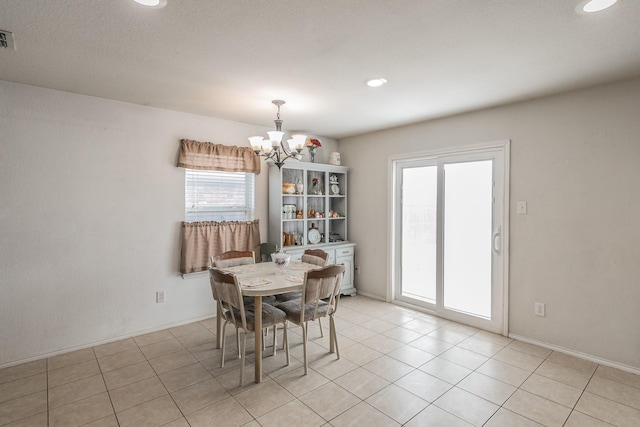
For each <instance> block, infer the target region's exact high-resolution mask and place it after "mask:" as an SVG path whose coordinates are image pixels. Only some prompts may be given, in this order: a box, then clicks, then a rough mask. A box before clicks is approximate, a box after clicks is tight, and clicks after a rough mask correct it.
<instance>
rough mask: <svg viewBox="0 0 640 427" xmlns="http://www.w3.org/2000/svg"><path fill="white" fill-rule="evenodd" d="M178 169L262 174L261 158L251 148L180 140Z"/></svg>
mask: <svg viewBox="0 0 640 427" xmlns="http://www.w3.org/2000/svg"><path fill="white" fill-rule="evenodd" d="M178 167H181V168H188V169H204V170H216V171H226V172H250V173H255V174H259V173H260V157H258V156H256V155H255V154H254V152H253V150H252V149H251V147H237V146H231V145H221V144H213V143H211V142H200V141H194V140H191V139H182V140H180V155H179V157H178Z"/></svg>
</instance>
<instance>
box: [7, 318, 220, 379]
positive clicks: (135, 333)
mask: <svg viewBox="0 0 640 427" xmlns="http://www.w3.org/2000/svg"><path fill="white" fill-rule="evenodd" d="M213 316H214V317H215V314H214V315H213ZM211 317H212V316H211V315H208V316H202V317H198V318H194V319H191V320H185V321H181V322H178V323H170V324H166V325H162V326H158V327H155V328H152V329H146V330H143V331H137V332H133V333H131V334H127V335H122V336H119V337H113V338H109V339H106V340H101V341H96V342H93V343H90V344H85V345H79V346H76V347H70V348H66V349H64V350H57V351H53V352H50V353H44V354H40V355H38V356H34V357H28V358H26V359H21V360H15V361H13V362H7V363H3V364H0V369H3V368H10V367H11V366H16V365H21V364H23V363H29V362H35V361H36V360H42V359H46V358H48V357H53V356H58V355H60V354H65V353H71V352H72V351H77V350H84V349H85V348H91V347H96V346H98V345H102V344H109V343H110V342H114V341H120V340H123V339H126V338H132V337H137V336H140V335H145V334H150V333H152V332H157V331H162V330H165V329H169V328H175V327H177V326H182V325H187V324H189V323H193V322H200V321H202V320H207V319H211Z"/></svg>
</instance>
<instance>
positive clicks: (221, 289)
mask: <svg viewBox="0 0 640 427" xmlns="http://www.w3.org/2000/svg"><path fill="white" fill-rule="evenodd" d="M210 276H211V289H212V291H213V294H214V298H216V299H217V300H218V301H220V304H221V305H222V307H223V309H224V318H225V322H224V326H223V327H222V355H221V360H220V367H221V368H223V367H224V354H225V341H226V340H225V330H226V327H227V325H228V324H233V325H234V326H235V328H236V331H237V334H238V333H239V331H240V330H242V331H243V334H242V343H241V348H240V359H241V360H240V386H242V385H243V382H244V362H245V353H246V347H247V335H248V334H250V333H255V330H254V326H255V324H254V322H255V305H245V304H244V303H243V301H242V289H241V288H240V284H239V283H238V279H237V277H236V276H235V275H234V274H231V273H225V272H223V271H221V270H219V269H217V268H212V269H211V270H210ZM278 324H282V325H283V327H284V334H283V335H284V337H283V341H284V348H285V351H286V354H287V366H288V365H289V363H290V361H289V338H288V336H287V315H286V314H285V313H284V311H282V310H280V309H277V308H275V307H274V306H272V305H269V304H262V326H263V328H270V327H273V354H274V355H275V354H276V337H277V335H276V326H277V325H278ZM237 334H236V335H237Z"/></svg>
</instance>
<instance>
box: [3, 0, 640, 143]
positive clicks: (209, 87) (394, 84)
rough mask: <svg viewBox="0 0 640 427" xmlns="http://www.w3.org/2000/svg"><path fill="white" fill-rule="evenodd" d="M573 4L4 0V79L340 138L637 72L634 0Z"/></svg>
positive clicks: (509, 0)
mask: <svg viewBox="0 0 640 427" xmlns="http://www.w3.org/2000/svg"><path fill="white" fill-rule="evenodd" d="M579 2H580V0H270V1H269V0H168V4H167V6H166V7H164V8H162V9H149V8H145V7H143V6H140V5H138V4H137V3H134V2H133V0H48V1H44V0H0V29H2V30H6V31H11V32H13V33H14V37H15V43H16V47H17V50H16V51H15V52H13V51H7V50H2V51H0V80H6V81H11V82H18V83H25V84H29V85H35V86H42V87H47V88H53V89H58V90H63V91H68V92H74V93H80V94H86V95H92V96H98V97H102V98H108V99H115V100H121V101H126V102H132V103H136V104H142V105H151V106H155V107H160V108H166V109H171V110H177V111H184V112H189V113H195V114H200V115H205V116H214V117H219V118H224V119H230V120H235V121H239V122H245V123H252V124H257V125H262V126H268V127H272V126H273V119H274V118H275V111H276V109H275V107H274V106H273V105H272V104H271V100H272V99H276V98H280V99H284V100H286V101H287V103H286V104H285V105H284V106H283V107H282V119H283V120H284V126H283V127H284V129H286V130H288V131H304V132H308V133H311V134H316V135H324V136H328V137H335V138H340V137H345V136H350V135H355V134H359V133H364V132H368V131H372V130H377V129H382V128H387V127H392V126H397V125H401V124H406V123H411V122H416V121H422V120H425V119H430V118H435V117H442V116H446V115H451V114H456V113H460V112H464V111H470V110H474V109H479V108H483V107H488V106H494V105H498V104H503V103H508V102H513V101H518V100H523V99H528V98H533V97H538V96H542V95H547V94H551V93H557V92H562V91H567V90H572V89H577V88H581V87H586V86H591V85H594V84H600V83H605V82H609V81H615V80H620V79H624V78H629V77H632V76H638V75H640V0H619V1H618V3H617V4H616V5H615V6H614V7H612V8H611V9H608V10H606V11H604V12H601V13H598V14H590V15H586V14H578V13H576V12H575V6H576V5H577V4H578V3H579ZM374 76H382V77H385V78H386V79H387V80H388V81H389V83H388V84H387V85H386V86H383V87H381V88H377V89H372V88H369V87H366V86H365V85H364V84H363V81H364V80H365V79H366V78H369V77H374Z"/></svg>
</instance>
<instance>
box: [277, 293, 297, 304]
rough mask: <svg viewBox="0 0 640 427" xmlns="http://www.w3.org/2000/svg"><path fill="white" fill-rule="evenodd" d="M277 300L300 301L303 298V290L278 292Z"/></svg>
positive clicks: (278, 301) (279, 301) (280, 301)
mask: <svg viewBox="0 0 640 427" xmlns="http://www.w3.org/2000/svg"><path fill="white" fill-rule="evenodd" d="M275 298H276V302H277V303H278V304H279V303H282V302H285V301H292V300H298V301H300V300H301V299H302V291H298V292H287V293H284V294H278V295H276V297H275Z"/></svg>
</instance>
